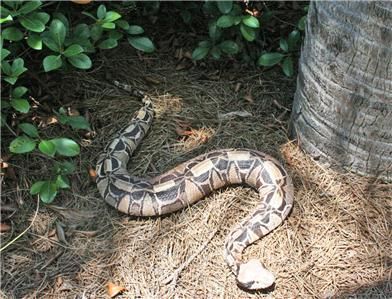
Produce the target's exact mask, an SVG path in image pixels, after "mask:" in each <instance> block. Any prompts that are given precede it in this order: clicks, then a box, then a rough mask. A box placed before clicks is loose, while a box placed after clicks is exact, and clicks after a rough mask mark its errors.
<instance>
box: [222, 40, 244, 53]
mask: <svg viewBox="0 0 392 299" xmlns="http://www.w3.org/2000/svg"><path fill="white" fill-rule="evenodd" d="M218 46H219V48H220V49H221V50H222V51H223V52H225V53H226V54H237V53H238V51H239V47H238V45H237V44H236V43H235V42H234V41H231V40H225V41H223V42H221V43H220V44H219V45H218Z"/></svg>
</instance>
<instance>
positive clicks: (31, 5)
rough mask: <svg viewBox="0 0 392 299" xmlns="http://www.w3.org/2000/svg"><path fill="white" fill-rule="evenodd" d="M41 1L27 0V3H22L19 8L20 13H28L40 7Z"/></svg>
mask: <svg viewBox="0 0 392 299" xmlns="http://www.w3.org/2000/svg"><path fill="white" fill-rule="evenodd" d="M41 4H42V3H41V1H27V2H25V4H23V5H22V7H21V8H19V9H18V13H19V14H21V15H26V14H28V13H30V12H32V11H34V10H36V9H37V8H38V7H40V6H41Z"/></svg>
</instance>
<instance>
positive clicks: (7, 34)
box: [1, 27, 23, 42]
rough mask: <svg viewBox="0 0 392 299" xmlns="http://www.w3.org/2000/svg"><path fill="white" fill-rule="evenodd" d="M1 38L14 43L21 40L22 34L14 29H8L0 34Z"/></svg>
mask: <svg viewBox="0 0 392 299" xmlns="http://www.w3.org/2000/svg"><path fill="white" fill-rule="evenodd" d="M1 37H2V38H4V39H6V40H11V41H14V42H16V41H19V40H21V39H23V33H22V31H20V30H19V29H18V28H16V27H8V28H5V29H4V30H3V31H2V32H1Z"/></svg>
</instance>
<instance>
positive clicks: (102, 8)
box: [97, 4, 106, 19]
mask: <svg viewBox="0 0 392 299" xmlns="http://www.w3.org/2000/svg"><path fill="white" fill-rule="evenodd" d="M105 16H106V6H105V5H104V4H101V5H100V6H99V7H98V9H97V17H98V19H103V18H105Z"/></svg>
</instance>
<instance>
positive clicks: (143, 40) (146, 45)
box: [128, 37, 155, 53]
mask: <svg viewBox="0 0 392 299" xmlns="http://www.w3.org/2000/svg"><path fill="white" fill-rule="evenodd" d="M128 42H129V43H130V44H131V46H132V47H134V48H136V49H138V50H140V51H143V52H146V53H151V52H154V50H155V47H154V44H153V43H152V41H151V40H150V39H149V38H148V37H128Z"/></svg>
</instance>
